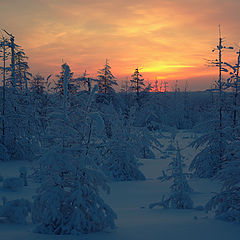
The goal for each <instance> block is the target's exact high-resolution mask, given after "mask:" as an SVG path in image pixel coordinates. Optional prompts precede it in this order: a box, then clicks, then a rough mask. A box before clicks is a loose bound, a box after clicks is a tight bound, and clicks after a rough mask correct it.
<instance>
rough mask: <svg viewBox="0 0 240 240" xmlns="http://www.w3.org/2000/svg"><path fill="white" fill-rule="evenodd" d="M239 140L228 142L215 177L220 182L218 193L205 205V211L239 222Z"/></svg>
mask: <svg viewBox="0 0 240 240" xmlns="http://www.w3.org/2000/svg"><path fill="white" fill-rule="evenodd" d="M239 144H240V141H239V140H235V141H233V142H231V143H229V144H228V147H227V153H226V155H225V156H224V164H223V167H222V169H221V170H220V171H218V173H217V174H216V176H215V178H216V179H217V180H219V181H220V182H221V183H222V188H221V191H220V193H216V194H215V196H213V197H212V198H211V200H210V201H209V202H208V203H207V205H206V210H207V211H214V213H215V217H216V218H218V219H221V220H224V221H230V222H238V223H240V187H239V184H240V179H239V175H240V161H239V159H240V148H239Z"/></svg>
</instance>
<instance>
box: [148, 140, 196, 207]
mask: <svg viewBox="0 0 240 240" xmlns="http://www.w3.org/2000/svg"><path fill="white" fill-rule="evenodd" d="M169 166H170V169H169V170H170V171H171V175H169V176H168V175H167V174H166V173H165V172H164V171H163V175H162V176H161V177H159V179H160V180H161V181H165V180H170V179H173V184H172V185H171V187H170V189H171V193H170V196H169V197H168V198H167V199H165V196H163V198H162V201H160V202H157V203H152V204H150V205H149V208H153V207H155V206H161V207H164V208H177V209H191V208H192V207H193V201H192V199H191V198H190V196H189V193H191V192H192V191H193V190H192V188H190V186H189V185H188V182H187V177H189V176H190V174H188V173H183V167H184V164H183V160H182V155H181V152H180V149H179V146H178V145H177V153H176V157H175V158H174V159H173V161H172V162H171V163H170V164H169Z"/></svg>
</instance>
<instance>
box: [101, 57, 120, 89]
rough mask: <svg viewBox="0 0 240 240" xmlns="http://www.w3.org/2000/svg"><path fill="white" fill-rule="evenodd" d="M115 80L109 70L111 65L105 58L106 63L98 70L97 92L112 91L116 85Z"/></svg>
mask: <svg viewBox="0 0 240 240" xmlns="http://www.w3.org/2000/svg"><path fill="white" fill-rule="evenodd" d="M117 85H118V84H117V81H116V78H115V77H114V75H113V74H112V72H111V66H110V65H109V63H108V60H107V59H106V63H105V65H104V67H103V68H102V69H99V70H98V92H99V93H105V94H106V93H108V94H109V93H112V92H114V89H113V87H114V86H117Z"/></svg>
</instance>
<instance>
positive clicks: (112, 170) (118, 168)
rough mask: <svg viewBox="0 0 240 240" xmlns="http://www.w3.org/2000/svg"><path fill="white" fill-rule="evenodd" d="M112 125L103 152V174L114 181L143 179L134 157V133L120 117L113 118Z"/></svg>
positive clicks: (138, 163)
mask: <svg viewBox="0 0 240 240" xmlns="http://www.w3.org/2000/svg"><path fill="white" fill-rule="evenodd" d="M112 126H113V131H112V137H111V138H110V139H107V143H106V147H105V150H104V152H103V158H104V161H103V171H104V173H105V175H107V176H109V177H110V178H111V179H112V180H115V181H133V180H145V176H144V175H143V173H142V172H141V171H140V170H139V166H140V162H139V161H138V159H137V157H136V152H135V146H134V141H133V140H134V139H135V137H136V135H134V134H133V133H132V132H131V130H130V129H129V126H127V125H126V126H124V125H123V121H122V120H120V119H115V121H114V123H113V125H112Z"/></svg>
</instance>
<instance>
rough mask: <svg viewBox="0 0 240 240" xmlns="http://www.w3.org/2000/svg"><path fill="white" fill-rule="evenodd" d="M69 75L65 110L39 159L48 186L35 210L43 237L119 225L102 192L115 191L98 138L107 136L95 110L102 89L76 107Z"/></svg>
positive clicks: (58, 113) (54, 123)
mask: <svg viewBox="0 0 240 240" xmlns="http://www.w3.org/2000/svg"><path fill="white" fill-rule="evenodd" d="M69 73H70V69H69V67H67V66H66V68H65V74H64V78H63V98H62V104H61V105H62V108H61V109H59V110H58V111H55V113H53V114H52V123H51V125H50V126H49V133H48V135H47V136H49V137H50V138H51V139H52V146H51V147H50V149H49V150H48V151H47V152H46V153H45V154H44V155H43V157H42V158H41V159H40V160H39V164H40V166H39V169H38V179H40V180H41V182H42V184H41V186H40V188H39V189H38V192H37V195H36V196H35V197H34V207H33V221H34V222H35V223H37V224H38V226H37V228H36V232H39V233H48V234H50V233H52V234H79V233H89V232H96V231H102V230H104V229H107V228H114V226H115V224H114V220H115V219H116V214H115V213H114V212H113V210H112V209H111V208H110V207H109V206H108V205H107V204H106V203H104V201H103V200H102V198H101V197H100V195H99V188H102V189H103V190H104V191H107V192H109V187H108V185H107V184H106V179H105V177H104V176H103V174H102V173H101V172H100V171H99V170H98V167H97V162H98V161H99V157H100V154H98V144H99V143H97V142H96V141H95V140H96V138H95V136H96V135H97V134H100V135H101V132H102V130H103V124H102V120H101V117H100V115H99V114H98V113H97V112H92V110H91V105H92V102H93V98H94V97H95V96H94V94H95V92H96V87H95V88H93V90H92V92H91V94H90V95H87V96H88V99H87V101H86V105H77V106H75V107H74V108H70V107H69V106H70V105H71V102H69V101H70V98H68V97H67V96H68V88H67V86H68V74H69ZM79 107H81V108H80V109H79ZM56 129H58V131H56Z"/></svg>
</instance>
